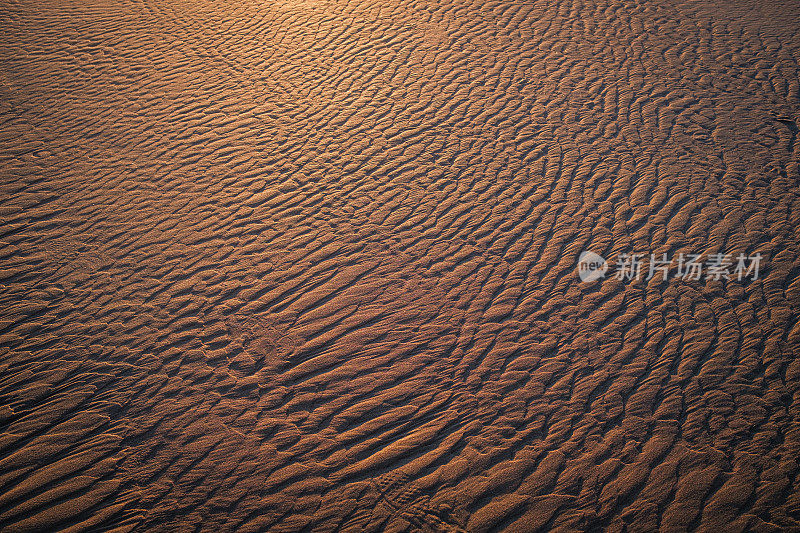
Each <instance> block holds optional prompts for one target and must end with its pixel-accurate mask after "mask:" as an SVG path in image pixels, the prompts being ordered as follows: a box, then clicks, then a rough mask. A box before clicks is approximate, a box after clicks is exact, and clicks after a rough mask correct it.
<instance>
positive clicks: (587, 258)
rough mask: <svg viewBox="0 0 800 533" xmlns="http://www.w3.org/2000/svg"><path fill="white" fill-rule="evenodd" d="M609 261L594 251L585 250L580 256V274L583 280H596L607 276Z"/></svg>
mask: <svg viewBox="0 0 800 533" xmlns="http://www.w3.org/2000/svg"><path fill="white" fill-rule="evenodd" d="M607 271H608V262H607V261H606V260H605V259H603V257H602V256H601V255H598V254H596V253H594V252H583V253H581V256H580V257H579V258H578V276H580V278H581V281H584V282H589V281H595V280H598V279H600V278H604V277H605V276H606V272H607Z"/></svg>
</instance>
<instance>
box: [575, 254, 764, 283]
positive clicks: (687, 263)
mask: <svg viewBox="0 0 800 533" xmlns="http://www.w3.org/2000/svg"><path fill="white" fill-rule="evenodd" d="M645 257H646V256H645V255H644V254H635V253H623V254H619V255H618V256H617V260H616V261H615V262H614V277H615V278H616V279H618V280H620V281H626V280H627V281H630V280H634V279H635V280H638V279H641V278H642V277H643V276H644V279H645V280H650V279H653V278H654V277H655V276H657V275H660V276H661V279H662V280H667V279H669V278H670V277H672V278H679V279H687V280H700V279H703V278H704V276H705V279H713V280H721V279H726V280H731V279H736V280H738V281H741V280H742V279H744V278H748V277H749V278H750V279H752V280H756V279H758V273H759V270H760V268H761V260H762V259H763V257H762V256H761V254H759V253H756V254H755V255H750V256H746V255H744V254H741V253H740V254H738V255H737V256H736V257H734V256H733V254H720V253H716V254H710V255H709V256H708V258H707V259H706V260H705V261H704V260H703V259H702V257H703V256H702V254H679V255H678V258H677V260H675V259H673V258H671V257H667V254H666V253H664V254H661V257H657V256H656V254H649V261H647V260H646V259H645ZM673 265H675V266H676V267H677V268H675V269H673ZM609 268H610V267H609V264H608V262H607V261H606V260H605V259H604V258H603V257H602V256H600V255H599V254H596V253H595V252H590V251H585V252H582V253H581V255H580V257H579V258H578V276H579V277H580V278H581V281H583V282H590V281H595V280H598V279H601V278H604V277H605V276H606V272H608V270H609Z"/></svg>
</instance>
